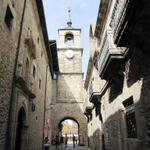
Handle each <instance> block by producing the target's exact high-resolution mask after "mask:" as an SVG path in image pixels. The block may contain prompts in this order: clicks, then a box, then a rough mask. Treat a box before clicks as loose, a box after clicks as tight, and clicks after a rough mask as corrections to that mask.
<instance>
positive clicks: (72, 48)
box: [53, 11, 87, 136]
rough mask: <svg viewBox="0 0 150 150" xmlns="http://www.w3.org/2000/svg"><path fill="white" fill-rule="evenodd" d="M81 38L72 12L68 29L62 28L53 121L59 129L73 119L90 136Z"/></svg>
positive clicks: (84, 134)
mask: <svg viewBox="0 0 150 150" xmlns="http://www.w3.org/2000/svg"><path fill="white" fill-rule="evenodd" d="M80 36H81V29H78V28H73V27H72V21H71V17H70V11H69V19H68V21H67V27H65V28H61V29H58V38H59V39H58V49H57V50H58V62H59V74H58V78H57V81H56V103H55V107H54V108H53V115H54V116H53V118H54V121H53V122H54V123H55V124H54V127H58V124H59V123H60V122H61V120H65V119H67V118H72V119H73V120H75V121H76V122H77V123H78V125H79V126H80V129H79V132H78V133H79V134H81V135H83V136H86V129H87V127H86V118H85V116H84V114H83V73H82V51H83V49H82V48H81V45H80ZM56 130H57V129H56Z"/></svg>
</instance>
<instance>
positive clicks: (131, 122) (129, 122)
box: [123, 96, 137, 138]
mask: <svg viewBox="0 0 150 150" xmlns="http://www.w3.org/2000/svg"><path fill="white" fill-rule="evenodd" d="M123 106H124V107H125V109H126V114H125V120H126V127H127V128H126V129H127V137H128V138H136V137H137V128H136V119H135V110H134V101H133V97H132V96H131V97H130V98H128V99H127V100H125V101H124V102H123Z"/></svg>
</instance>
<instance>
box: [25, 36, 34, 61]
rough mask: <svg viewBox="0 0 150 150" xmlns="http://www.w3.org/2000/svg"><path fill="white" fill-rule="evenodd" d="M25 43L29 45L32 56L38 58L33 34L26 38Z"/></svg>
mask: <svg viewBox="0 0 150 150" xmlns="http://www.w3.org/2000/svg"><path fill="white" fill-rule="evenodd" d="M25 44H27V45H28V48H29V53H30V55H31V57H32V58H33V59H35V58H36V47H35V44H34V40H33V38H32V36H30V37H27V38H26V39H25Z"/></svg>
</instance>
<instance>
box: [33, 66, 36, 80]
mask: <svg viewBox="0 0 150 150" xmlns="http://www.w3.org/2000/svg"><path fill="white" fill-rule="evenodd" d="M35 75H36V68H35V66H33V77H34V78H35Z"/></svg>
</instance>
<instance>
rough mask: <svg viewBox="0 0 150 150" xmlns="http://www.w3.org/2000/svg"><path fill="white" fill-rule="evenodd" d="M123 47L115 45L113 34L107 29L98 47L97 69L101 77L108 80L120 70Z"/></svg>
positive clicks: (122, 61)
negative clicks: (99, 47)
mask: <svg viewBox="0 0 150 150" xmlns="http://www.w3.org/2000/svg"><path fill="white" fill-rule="evenodd" d="M124 52H125V49H124V48H119V47H116V46H115V45H114V44H113V34H112V31H111V30H107V31H106V33H105V37H104V40H103V43H102V46H101V49H100V54H99V60H98V69H99V75H100V77H101V78H102V79H105V80H109V79H110V78H112V77H113V76H115V75H116V73H117V72H118V71H120V70H122V67H123V64H124Z"/></svg>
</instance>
